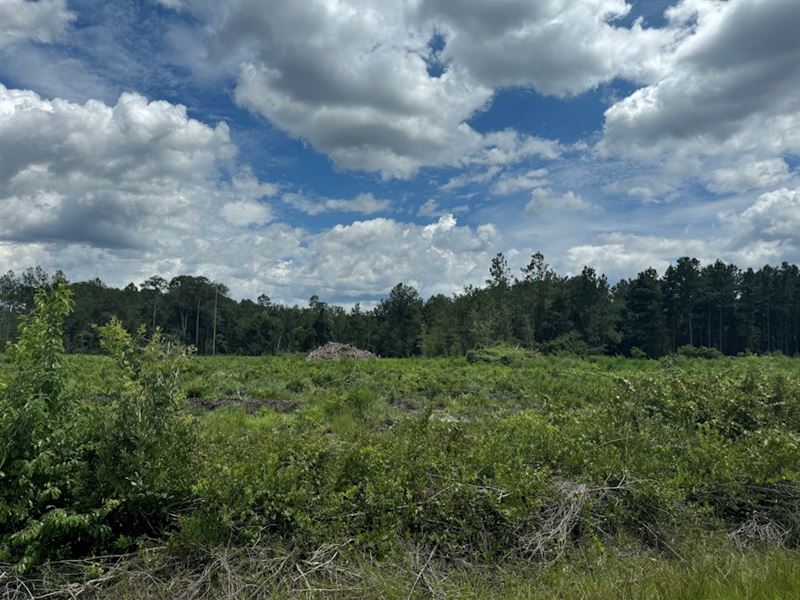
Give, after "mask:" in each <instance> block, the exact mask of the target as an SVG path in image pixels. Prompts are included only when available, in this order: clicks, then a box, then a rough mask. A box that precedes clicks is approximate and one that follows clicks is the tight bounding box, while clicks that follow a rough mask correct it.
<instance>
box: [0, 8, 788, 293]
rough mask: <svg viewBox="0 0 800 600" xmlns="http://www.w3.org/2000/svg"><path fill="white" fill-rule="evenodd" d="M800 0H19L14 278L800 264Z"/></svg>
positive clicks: (1, 137) (7, 235)
mask: <svg viewBox="0 0 800 600" xmlns="http://www.w3.org/2000/svg"><path fill="white" fill-rule="evenodd" d="M798 25H800V4H798V3H796V2H790V1H789V0H771V1H759V2H753V1H748V2H745V1H743V0H730V1H729V2H716V1H713V0H680V1H673V2H661V1H639V2H635V3H626V2H625V1H624V0H586V1H583V2H569V1H560V0H547V1H541V2H516V1H513V0H510V1H503V2H500V1H498V2H484V3H480V2H469V3H458V2H451V1H444V0H441V1H440V0H407V1H400V0H398V1H392V2H390V1H376V2H369V1H350V0H341V1H338V2H324V1H321V0H320V1H316V0H313V1H312V0H302V1H299V2H282V1H273V2H217V1H211V0H160V1H156V0H150V1H141V2H129V1H125V0H122V1H118V2H113V3H106V2H95V1H93V0H67V1H64V0H40V1H39V2H25V1H23V0H0V270H3V271H5V270H7V269H11V268H13V269H21V268H24V267H25V266H28V265H31V264H42V265H43V266H45V267H47V268H49V269H56V268H61V269H63V270H64V271H66V272H67V274H68V275H69V276H70V277H72V278H74V279H82V278H93V277H96V276H99V277H101V278H103V279H104V280H105V281H107V282H109V283H111V284H114V285H124V284H125V283H127V282H128V281H134V282H140V281H142V280H143V279H145V278H147V277H149V276H150V275H152V274H155V273H160V274H162V275H164V276H166V277H170V276H174V275H177V274H180V273H195V274H203V275H206V276H208V277H211V278H213V279H217V280H220V281H223V282H225V283H226V284H228V285H229V286H230V288H231V290H232V293H233V294H234V295H235V296H237V297H244V296H250V297H255V296H257V295H258V294H260V293H267V294H268V295H270V296H271V297H273V298H275V299H279V300H282V301H286V302H290V303H294V302H298V303H301V302H305V301H306V299H307V298H308V297H309V296H310V295H312V294H318V295H320V296H321V297H322V298H324V299H326V300H329V301H333V302H340V303H344V304H352V303H354V302H356V301H362V302H366V303H370V302H374V301H375V300H376V299H378V298H380V297H381V296H382V295H384V294H385V293H386V291H387V290H388V289H389V288H390V287H391V286H392V285H394V284H395V283H397V282H399V281H404V282H408V283H411V284H413V285H416V286H417V287H419V289H420V290H421V292H422V293H423V295H426V296H427V295H430V294H433V293H446V294H450V293H453V292H456V291H458V290H459V289H461V288H462V287H463V286H464V285H467V284H477V283H480V282H482V280H483V279H484V278H485V277H486V273H487V270H488V265H489V261H490V260H491V257H492V256H494V254H495V253H497V252H503V253H505V254H506V256H507V257H508V258H509V260H510V263H511V265H512V266H513V267H514V268H515V269H517V268H519V267H521V266H523V265H524V264H525V263H526V262H527V260H528V257H529V256H530V254H531V253H533V252H536V251H542V252H544V254H545V256H546V258H547V260H548V262H550V263H551V265H553V266H554V267H555V268H557V269H558V270H559V271H561V272H563V273H574V272H577V271H579V270H580V269H581V268H582V266H583V265H584V264H590V265H592V266H594V267H595V268H597V269H598V270H600V271H603V272H605V273H607V274H608V275H609V278H610V279H611V280H612V281H614V280H617V279H619V278H620V277H626V276H629V275H631V274H634V273H635V272H637V271H638V270H641V269H643V268H646V267H648V266H654V267H656V268H658V269H659V270H663V269H664V268H665V267H666V266H667V265H668V264H669V262H670V261H672V260H674V259H675V258H676V257H678V256H682V255H687V254H688V255H692V256H697V257H698V258H700V259H701V260H703V261H705V262H707V261H713V260H715V259H717V258H722V259H724V260H728V261H732V262H735V263H737V264H739V265H741V266H760V265H762V264H764V263H773V264H774V263H779V262H781V261H783V260H789V261H793V262H797V261H798V259H800V251H799V250H798V248H800V236H799V235H798V231H800V176H798V162H799V157H800V42H798V39H797V36H796V30H797V26H798Z"/></svg>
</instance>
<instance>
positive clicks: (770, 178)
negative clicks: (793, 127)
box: [707, 134, 800, 194]
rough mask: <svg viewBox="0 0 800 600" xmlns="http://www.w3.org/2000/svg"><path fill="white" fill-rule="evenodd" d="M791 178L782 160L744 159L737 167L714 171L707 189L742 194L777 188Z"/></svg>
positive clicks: (722, 192)
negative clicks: (755, 190)
mask: <svg viewBox="0 0 800 600" xmlns="http://www.w3.org/2000/svg"><path fill="white" fill-rule="evenodd" d="M798 135H800V134H798ZM789 176H790V175H789V166H788V165H787V164H786V162H785V161H784V160H783V159H781V158H773V159H768V160H753V159H752V158H751V157H743V159H742V160H740V161H739V164H738V165H736V166H735V167H725V168H720V169H714V170H713V171H712V172H711V176H710V181H709V183H708V185H707V187H708V189H710V190H711V191H713V192H717V193H720V194H724V193H741V192H748V191H750V190H753V189H764V188H769V187H775V186H777V185H779V184H781V183H783V182H784V181H786V180H787V179H789Z"/></svg>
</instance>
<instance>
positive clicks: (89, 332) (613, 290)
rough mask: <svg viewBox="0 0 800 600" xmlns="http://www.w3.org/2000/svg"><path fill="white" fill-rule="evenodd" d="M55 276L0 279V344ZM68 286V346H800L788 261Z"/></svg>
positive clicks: (584, 349) (32, 271) (429, 350)
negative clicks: (340, 301) (277, 288)
mask: <svg viewBox="0 0 800 600" xmlns="http://www.w3.org/2000/svg"><path fill="white" fill-rule="evenodd" d="M58 276H63V275H61V274H58ZM55 279H56V274H53V275H51V274H48V273H47V272H45V271H44V270H43V269H41V268H38V267H33V268H29V269H27V270H25V271H24V272H22V273H15V272H13V271H9V272H8V273H6V274H5V275H3V276H1V277H0V312H1V313H2V314H1V315H0V348H2V347H5V346H6V345H7V343H8V342H9V341H11V340H13V339H14V337H15V335H16V329H17V326H18V323H19V319H20V316H21V315H22V314H24V313H25V312H27V311H28V310H30V308H31V307H32V305H33V297H34V293H35V290H36V289H37V288H39V287H45V288H46V287H49V286H51V285H52V284H53V282H54V281H55ZM71 287H72V290H73V293H74V299H75V310H74V312H73V313H72V315H70V316H69V318H68V319H67V322H66V324H65V346H66V349H67V350H68V351H69V352H82V353H94V352H99V351H100V336H99V332H98V330H97V327H96V324H104V323H107V322H108V321H109V320H110V319H111V317H112V316H117V317H119V319H120V320H121V321H122V323H123V324H124V325H125V326H126V327H127V328H128V329H130V330H133V329H136V328H139V327H143V328H144V329H145V330H146V331H148V332H152V331H154V330H155V329H156V328H159V329H160V330H161V331H162V332H163V333H164V335H166V336H167V338H168V339H171V340H174V341H176V342H181V343H184V344H188V345H193V346H194V347H195V348H196V350H197V352H198V353H199V354H246V355H262V354H280V353H284V352H307V351H308V350H310V349H313V348H315V347H317V346H319V345H322V344H324V343H326V342H328V341H339V342H346V343H350V344H353V345H355V346H358V347H361V348H365V349H368V350H371V351H373V352H376V353H378V354H379V355H381V356H387V357H401V356H414V355H425V356H442V355H463V354H465V353H467V352H468V351H469V350H471V349H474V348H479V347H486V346H491V345H495V344H512V345H517V346H521V347H524V348H530V349H536V350H539V351H542V352H570V353H575V354H592V353H596V354H600V353H605V354H622V355H628V356H630V355H634V356H649V357H652V358H657V357H660V356H663V355H665V354H669V353H672V352H675V351H677V350H678V349H680V348H684V347H687V346H688V347H704V348H708V349H715V350H716V351H717V352H720V353H723V354H726V355H736V354H740V353H750V352H752V353H758V354H763V353H769V352H780V353H784V354H788V355H796V354H798V352H800V270H799V269H798V267H797V265H794V264H789V263H787V262H784V263H782V264H781V265H780V266H777V267H775V266H769V265H766V266H764V267H761V268H760V269H757V270H754V269H752V268H748V269H744V270H743V269H740V268H738V267H737V266H735V265H733V264H728V263H725V262H723V261H719V260H718V261H716V262H715V263H713V264H708V265H701V263H700V261H698V260H697V259H695V258H689V257H683V258H679V259H678V260H677V261H676V262H675V263H674V264H673V265H671V266H669V267H668V268H667V269H666V271H665V272H664V273H663V275H659V274H658V272H657V271H656V270H655V269H652V268H649V269H645V270H644V271H641V272H640V273H638V274H637V275H636V276H635V277H632V278H630V279H623V280H621V281H620V282H619V283H617V284H616V285H613V286H612V285H609V282H608V279H607V278H606V276H605V275H602V274H598V273H597V272H596V271H595V270H594V269H593V268H591V267H584V269H583V270H582V271H581V272H580V273H579V274H577V275H572V276H564V275H559V274H558V273H556V272H555V271H554V270H552V269H551V268H550V266H549V265H548V264H547V263H546V262H545V260H544V257H543V256H542V254H540V253H536V254H534V255H533V256H531V258H530V262H529V263H528V264H527V265H526V266H525V267H524V268H523V269H521V272H520V273H519V274H517V275H515V274H513V273H512V272H511V269H510V268H509V266H508V263H507V261H506V259H505V257H504V256H503V255H502V254H498V255H497V256H495V257H494V258H493V259H492V261H491V265H490V267H489V277H488V278H487V279H486V284H485V285H484V286H467V287H466V288H464V290H463V292H461V293H459V294H454V295H453V296H445V295H441V294H439V295H434V296H431V297H430V298H428V299H427V300H425V299H423V298H422V297H421V296H420V294H419V293H418V291H417V290H416V289H415V288H414V287H412V286H410V285H406V284H404V283H399V284H397V285H396V286H395V287H394V288H392V289H391V291H389V293H388V296H387V297H386V298H384V299H383V300H382V301H381V302H380V303H379V304H378V305H377V306H376V307H375V308H372V309H370V310H364V309H362V308H361V307H360V305H358V304H356V305H355V306H354V307H353V308H351V309H350V310H346V309H345V308H343V307H341V306H337V305H333V304H329V303H326V302H324V301H322V300H320V298H319V297H317V296H312V297H311V298H310V299H309V301H308V305H307V306H297V305H295V306H286V305H283V304H279V303H274V302H272V301H271V300H270V298H269V297H267V296H266V295H261V296H259V297H258V298H257V299H255V300H252V299H244V300H240V301H237V300H235V299H233V298H231V297H230V295H229V290H228V288H227V287H226V286H225V285H224V284H222V283H219V282H214V281H211V280H209V279H207V278H206V277H202V276H190V275H180V276H178V277H174V278H172V279H171V280H169V281H167V280H166V279H164V278H162V277H160V276H153V277H151V278H149V279H148V280H146V281H144V282H143V283H142V284H141V285H138V286H137V285H134V284H133V283H131V284H128V285H127V286H126V287H124V288H121V289H119V288H114V287H110V286H107V285H106V284H104V283H103V282H102V281H100V280H99V279H94V280H91V281H81V282H75V283H73V284H72V286H71Z"/></svg>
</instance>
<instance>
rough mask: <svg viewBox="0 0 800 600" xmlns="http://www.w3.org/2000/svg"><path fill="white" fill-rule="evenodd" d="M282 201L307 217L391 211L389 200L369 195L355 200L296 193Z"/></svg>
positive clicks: (291, 193)
mask: <svg viewBox="0 0 800 600" xmlns="http://www.w3.org/2000/svg"><path fill="white" fill-rule="evenodd" d="M283 201H284V202H285V203H286V204H288V205H290V206H292V207H293V208H296V209H297V210H299V211H302V212H304V213H306V214H308V215H319V214H321V213H326V212H343V213H360V214H363V215H371V214H375V213H379V212H387V211H388V210H390V209H391V206H392V202H391V200H384V199H379V198H376V197H375V196H373V195H372V194H371V193H366V194H364V193H362V194H358V195H357V196H356V197H355V198H347V199H343V198H317V199H314V198H309V197H307V196H304V195H303V194H299V193H296V192H288V193H286V194H284V195H283Z"/></svg>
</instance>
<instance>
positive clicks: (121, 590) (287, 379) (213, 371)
mask: <svg viewBox="0 0 800 600" xmlns="http://www.w3.org/2000/svg"><path fill="white" fill-rule="evenodd" d="M471 358H472V360H473V361H475V362H471V363H470V362H468V361H467V360H466V359H397V360H385V359H382V360H373V361H349V360H343V361H331V362H316V361H306V360H304V358H303V357H300V356H296V357H278V358H243V357H220V358H191V359H190V360H189V361H188V363H186V364H185V365H184V366H183V368H182V375H181V382H182V383H181V386H182V389H183V391H184V392H185V395H186V397H187V401H186V405H185V408H184V409H181V410H182V413H183V415H184V416H183V417H181V419H182V420H184V421H186V422H187V423H188V424H189V426H190V428H191V429H192V431H194V437H193V439H194V441H193V450H192V453H191V457H190V465H189V467H188V469H189V470H188V475H187V477H188V480H187V481H188V486H187V487H186V488H185V489H183V491H182V492H181V494H183V497H182V498H171V501H173V502H174V511H173V512H171V516H170V518H169V519H167V520H166V521H164V522H163V523H162V524H161V525H160V529H159V530H156V531H150V532H146V534H145V532H144V531H142V530H141V529H140V530H139V534H140V536H142V537H138V538H126V539H125V540H124V542H125V543H127V547H125V548H124V550H125V551H124V552H122V553H123V554H125V556H124V557H123V558H121V559H105V560H102V561H88V562H85V563H83V562H79V563H62V564H60V565H59V564H56V566H51V567H47V568H46V569H45V570H44V571H35V573H38V575H35V574H29V575H27V577H29V578H33V579H29V581H33V582H34V583H35V581H34V579H35V577H42V576H43V575H42V574H43V573H45V574H47V576H48V577H49V578H50V580H49V585H51V586H52V585H53V582H54V581H57V580H58V579H57V578H58V577H61V578H63V579H62V581H61V583H62V584H63V583H66V582H67V581H71V582H72V583H73V584H75V585H76V587H74V588H73V590H80V591H82V593H83V595H84V596H92V595H97V596H99V597H109V598H111V597H113V598H131V599H132V598H156V597H187V598H188V597H196V596H201V595H204V594H205V595H206V596H205V597H211V598H228V597H231V598H232V597H236V598H239V597H241V598H247V597H253V598H255V597H264V596H265V595H272V596H275V597H304V598H307V597H326V596H331V595H333V596H335V597H346V598H409V597H412V598H414V597H418V598H425V597H443V598H444V597H448V598H450V597H452V598H530V597H543V598H544V597H563V598H575V597H586V598H607V597H631V598H639V597H642V598H723V597H724V598H760V597H761V598H788V597H798V596H800V576H798V573H800V556H798V554H797V551H796V550H795V548H797V546H798V540H799V539H800V507H799V506H798V504H799V503H800V487H798V484H800V362H798V361H797V360H793V359H788V358H783V357H760V358H759V357H751V358H737V359H719V360H699V359H691V360H690V359H686V358H683V357H667V358H665V359H663V360H661V361H646V360H642V361H637V360H632V359H614V358H608V357H598V358H595V359H590V360H580V359H573V358H567V357H538V356H529V355H526V354H524V353H521V352H514V351H512V350H500V351H497V352H489V353H485V354H481V355H479V356H473V357H471ZM486 361H488V362H486ZM9 368H10V367H9V366H8V365H4V367H3V370H2V371H0V373H3V372H7V371H8V369H9ZM66 370H67V372H68V373H70V375H69V377H68V378H67V381H68V384H67V386H68V387H69V393H70V395H71V396H74V397H76V398H85V399H91V402H93V403H94V404H96V405H100V406H102V405H104V404H106V403H111V404H113V403H114V399H113V394H111V397H110V396H109V390H110V389H114V388H115V386H114V380H115V378H116V377H118V372H117V367H115V366H114V365H113V364H112V362H111V360H110V359H108V358H103V357H89V356H70V357H67V361H66ZM5 376H6V375H5V374H0V380H2V378H3V377H5ZM145 535H146V537H147V540H146V541H143V540H145V538H144V536H145ZM125 543H122V544H120V547H122V546H125ZM117 561H119V562H117ZM92 569H94V570H92ZM54 578H55V579H54ZM93 578H94V579H98V580H99V581H98V582H97V583H96V584H90V585H86V584H85V582H86V581H91V580H92V579H93ZM6 581H7V582H8V581H9V580H8V578H7V579H6ZM15 581H16V580H15ZM82 582H83V583H82ZM10 585H11V584H10V583H9V584H8V585H7V587H8V586H10ZM20 593H21V592H20ZM19 597H24V596H21V595H20V596H19Z"/></svg>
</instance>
